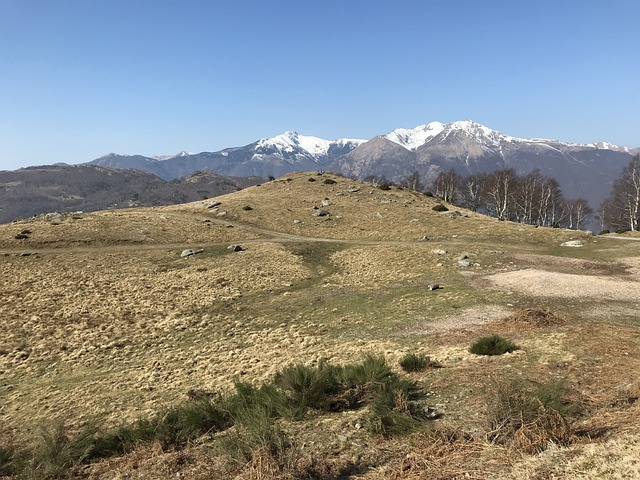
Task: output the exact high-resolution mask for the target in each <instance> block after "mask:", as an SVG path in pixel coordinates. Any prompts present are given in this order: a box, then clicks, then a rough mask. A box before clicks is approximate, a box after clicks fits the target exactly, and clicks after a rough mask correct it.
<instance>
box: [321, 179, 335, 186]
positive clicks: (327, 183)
mask: <svg viewBox="0 0 640 480" xmlns="http://www.w3.org/2000/svg"><path fill="white" fill-rule="evenodd" d="M323 183H324V184H325V185H334V184H336V183H338V182H336V181H335V180H334V179H333V178H325V179H324V182H323Z"/></svg>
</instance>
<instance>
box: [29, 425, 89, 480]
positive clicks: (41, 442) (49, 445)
mask: <svg viewBox="0 0 640 480" xmlns="http://www.w3.org/2000/svg"><path fill="white" fill-rule="evenodd" d="M96 432H97V424H95V423H89V424H88V425H86V426H85V427H84V428H83V429H81V430H80V431H78V432H77V433H75V434H72V433H71V432H70V430H69V428H68V427H67V426H66V425H65V423H64V422H63V421H62V420H56V421H55V422H54V423H53V424H52V426H51V427H50V428H42V429H41V430H40V432H39V435H38V438H37V441H36V444H35V446H34V447H33V449H32V451H31V452H30V455H31V458H30V460H29V462H28V464H27V466H26V468H25V469H24V472H23V473H25V474H26V476H27V477H28V478H65V477H67V476H68V475H69V472H70V470H71V469H72V468H73V467H75V466H77V465H80V464H81V463H82V462H83V461H85V460H86V459H87V458H89V456H90V454H91V451H92V449H93V446H94V442H95V435H96Z"/></svg>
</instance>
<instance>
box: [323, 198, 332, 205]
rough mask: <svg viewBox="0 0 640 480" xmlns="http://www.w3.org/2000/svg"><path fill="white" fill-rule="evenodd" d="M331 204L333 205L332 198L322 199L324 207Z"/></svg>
mask: <svg viewBox="0 0 640 480" xmlns="http://www.w3.org/2000/svg"><path fill="white" fill-rule="evenodd" d="M329 205H331V200H329V199H328V198H325V199H324V200H322V206H323V207H328V206H329Z"/></svg>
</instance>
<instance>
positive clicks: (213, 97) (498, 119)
mask: <svg viewBox="0 0 640 480" xmlns="http://www.w3.org/2000/svg"><path fill="white" fill-rule="evenodd" d="M639 20H640V2H639V1H637V0H608V1H604V0H602V1H594V0H555V1H548V0H536V1H519V0H508V1H507V0H502V1H501V0H496V1H491V0H485V1H479V0H448V1H443V0H439V1H431V0H423V1H417V0H416V1H402V0H395V1H391V0H387V1H379V0H366V1H365V0H341V1H336V0H316V1H311V0H295V1H294V0H270V1H267V0H252V1H249V0H225V1H218V0H182V1H178V0H0V169H14V168H19V167H22V166H26V165H33V164H50V163H56V162H68V163H78V162H84V161H90V160H93V159H95V158H97V157H99V156H101V155H103V154H106V153H108V152H117V153H126V154H142V155H148V156H152V155H160V154H170V153H177V152H179V151H181V150H189V151H192V152H200V151H215V150H219V149H221V148H224V147H229V146H241V145H246V144H248V143H251V142H253V141H255V140H258V139H259V138H263V137H271V136H274V135H277V134H279V133H281V132H283V131H285V130H296V131H298V132H299V133H301V134H305V135H315V136H319V137H323V138H328V139H334V138H340V137H347V138H371V137H373V136H375V135H379V134H384V133H387V132H388V131H390V130H393V129H395V128H398V127H405V128H411V127H415V126H417V125H420V124H425V123H429V122H432V121H441V122H451V121H456V120H467V119H470V120H475V121H477V122H480V123H482V124H484V125H486V126H488V127H490V128H493V129H496V130H500V131H502V132H504V133H507V134H509V135H513V136H519V137H527V138H528V137H543V138H555V139H561V140H566V141H572V142H585V143H586V142H594V141H609V142H613V143H616V144H619V145H624V146H629V147H637V146H640V121H639V119H638V112H640V32H639V31H638V21H639Z"/></svg>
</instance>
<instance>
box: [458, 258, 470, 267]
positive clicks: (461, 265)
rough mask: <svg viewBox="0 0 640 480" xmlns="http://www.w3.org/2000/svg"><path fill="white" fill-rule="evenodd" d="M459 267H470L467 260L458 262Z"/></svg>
mask: <svg viewBox="0 0 640 480" xmlns="http://www.w3.org/2000/svg"><path fill="white" fill-rule="evenodd" d="M458 266H459V267H470V266H471V262H470V261H469V260H458Z"/></svg>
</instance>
